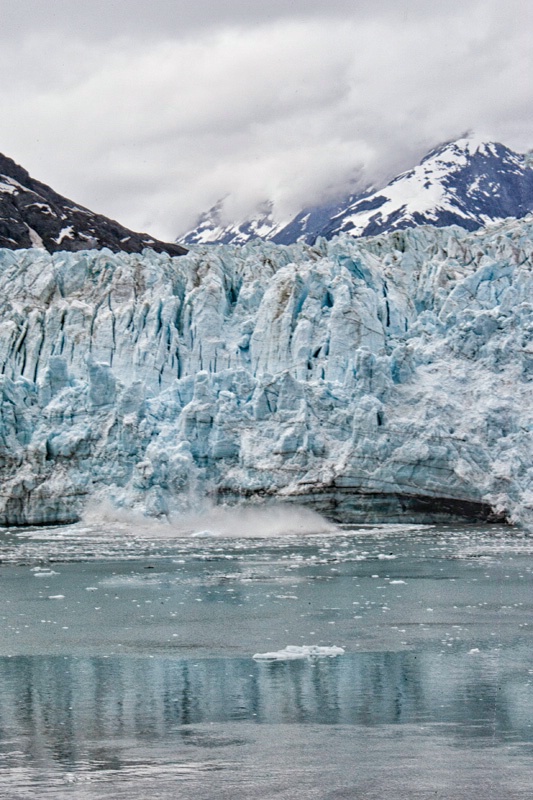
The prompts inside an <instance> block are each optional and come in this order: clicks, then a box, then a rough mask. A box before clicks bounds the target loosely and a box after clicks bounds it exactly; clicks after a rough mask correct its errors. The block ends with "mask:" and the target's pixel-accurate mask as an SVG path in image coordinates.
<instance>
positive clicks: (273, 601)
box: [0, 510, 533, 800]
mask: <svg viewBox="0 0 533 800" xmlns="http://www.w3.org/2000/svg"><path fill="white" fill-rule="evenodd" d="M247 534H250V535H247ZM0 556H1V558H2V568H1V570H0V603H1V609H2V637H1V641H0V681H1V686H2V692H1V693H0V797H2V798H23V797H24V798H26V797H35V798H37V797H45V796H46V797H54V798H55V797H57V798H63V797H76V798H80V799H81V800H83V799H84V798H93V797H94V798H96V797H99V798H100V797H104V798H107V797H109V798H111V797H113V798H114V797H129V798H137V797H138V798H140V797H144V796H155V795H156V794H157V796H158V797H162V798H170V797H180V798H189V797H190V798H193V797H194V798H206V799H207V798H214V797H216V798H236V797H242V798H271V797H276V798H293V797H294V798H296V797H298V798H299V797H305V798H320V800H322V798H390V797H391V796H394V797H396V798H406V799H407V798H428V797H431V798H432V797H439V798H446V799H448V798H450V800H451V798H454V799H455V798H461V799H462V798H464V799H465V800H466V798H472V797H478V796H483V797H484V798H486V800H504V798H505V799H507V798H511V800H512V799H513V798H526V797H527V798H529V797H530V796H531V789H530V785H531V775H532V772H531V769H532V767H533V759H532V752H531V747H532V741H533V734H532V727H531V725H532V722H533V686H532V680H533V668H532V667H531V664H532V663H533V659H532V655H533V652H532V646H531V645H532V642H531V625H533V617H532V616H531V610H532V602H533V601H532V598H531V583H530V581H531V572H532V569H533V540H532V539H531V538H529V537H528V536H526V535H523V534H520V533H518V532H516V531H511V530H509V529H507V528H503V527H497V526H493V527H479V526H472V527H444V528H443V527H434V526H400V525H395V526H383V527H373V528H361V529H357V530H353V529H351V530H348V529H344V530H341V529H339V528H334V527H333V526H331V525H329V524H328V523H324V522H323V521H322V520H320V518H317V517H316V516H315V515H310V514H307V513H306V512H303V513H300V512H299V511H296V510H289V511H288V512H286V511H285V510H282V511H279V510H274V511H270V512H268V513H267V515H265V514H264V513H262V512H259V513H256V512H244V513H243V512H239V513H237V514H231V513H226V514H224V513H220V512H214V513H213V514H212V515H211V516H208V517H203V518H202V519H197V520H194V519H192V518H191V519H189V520H183V521H182V522H181V524H180V525H179V526H178V525H174V526H172V525H163V524H157V523H153V524H147V523H142V524H139V522H138V521H137V520H135V519H122V520H117V519H113V520H107V521H105V522H102V521H96V520H94V521H92V522H90V523H86V524H79V525H74V526H68V527H63V528H50V529H34V530H25V531H6V532H4V533H3V534H2V536H1V538H0ZM287 645H299V646H302V645H318V646H332V645H336V646H338V647H342V648H344V649H345V653H344V654H343V655H339V656H337V657H335V658H311V659H301V660H297V661H286V662H284V661H276V662H257V661H254V660H253V658H252V656H253V654H254V653H257V652H262V653H264V652H266V651H272V650H280V649H283V648H284V647H286V646H287Z"/></svg>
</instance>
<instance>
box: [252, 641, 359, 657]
mask: <svg viewBox="0 0 533 800" xmlns="http://www.w3.org/2000/svg"><path fill="white" fill-rule="evenodd" d="M344 652H345V651H344V648H342V647H336V646H335V645H333V646H332V647H321V646H320V645H316V644H311V645H307V644H303V645H292V644H290V645H288V646H287V647H285V648H284V649H283V650H275V651H273V652H271V653H255V655H254V656H253V658H254V660H255V661H295V660H296V659H300V658H335V657H336V656H342V655H344Z"/></svg>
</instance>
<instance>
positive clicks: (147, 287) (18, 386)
mask: <svg viewBox="0 0 533 800" xmlns="http://www.w3.org/2000/svg"><path fill="white" fill-rule="evenodd" d="M532 245H533V218H532V217H531V216H529V217H527V218H526V219H524V220H522V221H507V222H505V223H500V224H495V225H492V226H490V227H489V228H487V229H482V230H479V231H476V232H468V231H466V230H465V229H464V228H459V227H451V228H441V229H437V228H431V227H418V228H412V229H408V230H405V231H396V232H393V233H391V234H384V235H380V236H377V237H374V238H367V239H354V238H352V237H349V236H344V237H338V238H335V239H333V240H331V241H327V240H325V239H320V240H318V241H317V242H316V243H315V245H314V246H310V245H307V244H306V243H304V242H300V243H297V244H295V245H291V246H279V245H274V244H272V243H261V242H256V243H252V244H246V245H244V246H240V247H236V246H218V247H203V248H202V247H199V248H198V250H197V251H196V252H194V253H192V252H191V253H189V254H187V255H186V256H184V257H182V258H179V259H173V258H170V257H169V256H168V255H167V254H156V253H154V252H146V253H145V254H144V255H137V254H126V253H117V254H113V253H111V252H110V251H109V250H102V251H85V252H78V253H66V252H58V253H55V254H53V255H50V254H49V253H47V252H45V251H39V250H36V249H33V250H20V251H12V250H0V298H2V299H1V300H0V320H1V324H0V365H1V366H0V370H1V377H0V478H1V490H0V522H1V523H2V524H4V525H15V524H18V525H23V524H39V523H51V522H61V521H63V522H64V521H68V520H73V519H76V518H77V517H78V516H79V515H80V514H81V513H83V509H84V507H85V506H86V505H87V503H92V504H93V505H94V504H95V503H96V504H101V503H103V504H107V505H109V504H111V505H113V506H115V507H118V508H125V509H137V510H139V511H141V512H143V513H146V514H149V515H155V516H165V515H172V514H176V513H181V512H183V510H185V509H187V508H197V507H198V505H199V504H200V503H202V502H203V501H204V500H205V499H206V498H207V499H209V500H210V501H211V502H218V503H220V502H230V503H235V502H240V501H241V500H244V499H247V500H251V501H259V500H261V501H264V500H265V499H268V498H274V499H276V500H280V499H282V500H284V501H285V502H298V503H301V504H304V505H307V506H309V507H311V508H313V509H315V510H317V511H319V512H320V513H325V514H327V515H328V516H329V517H331V518H333V519H337V520H342V521H367V522H368V521H375V522H382V521H385V520H386V521H443V520H449V519H457V518H459V519H464V518H467V519H487V518H492V519H504V518H505V519H509V520H511V521H514V522H518V523H521V524H523V525H526V526H527V525H529V526H533V491H532V481H533V464H532V458H531V453H532V452H533V438H532V437H533V416H532V406H531V379H532V375H533V346H532V342H533V307H532V303H531V298H532V296H533V278H532V249H533V247H532Z"/></svg>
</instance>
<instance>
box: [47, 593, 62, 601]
mask: <svg viewBox="0 0 533 800" xmlns="http://www.w3.org/2000/svg"><path fill="white" fill-rule="evenodd" d="M48 599H49V600H64V599H65V595H64V594H49V595H48Z"/></svg>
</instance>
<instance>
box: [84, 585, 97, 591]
mask: <svg viewBox="0 0 533 800" xmlns="http://www.w3.org/2000/svg"><path fill="white" fill-rule="evenodd" d="M85 591H86V592H97V591H98V586H86V587H85Z"/></svg>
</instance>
